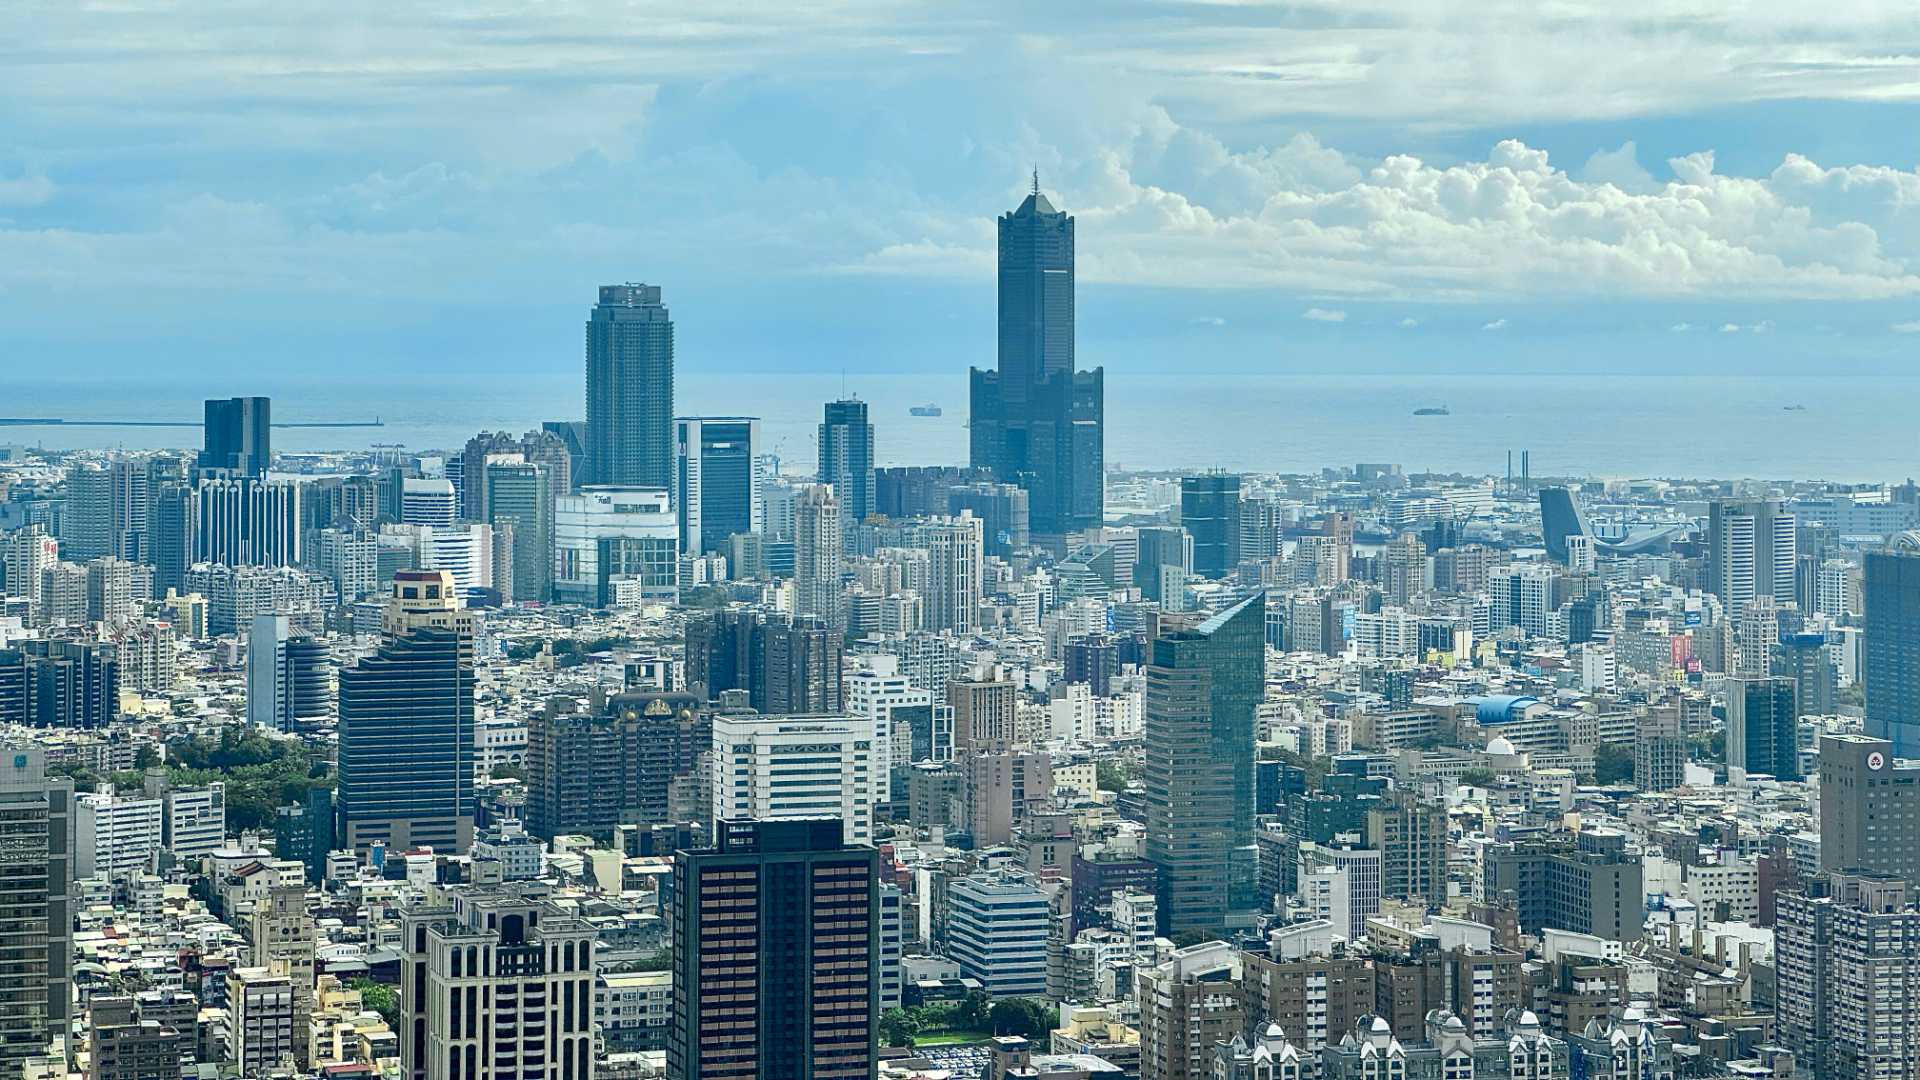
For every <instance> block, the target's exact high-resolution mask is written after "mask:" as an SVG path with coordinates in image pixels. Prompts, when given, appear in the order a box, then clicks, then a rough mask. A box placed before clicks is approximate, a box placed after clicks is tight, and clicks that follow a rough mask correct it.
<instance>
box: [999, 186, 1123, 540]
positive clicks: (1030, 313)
mask: <svg viewBox="0 0 1920 1080" xmlns="http://www.w3.org/2000/svg"><path fill="white" fill-rule="evenodd" d="M999 232H1000V239H999V247H1000V270H999V326H1000V330H999V366H998V368H997V370H994V371H982V370H980V369H978V368H975V369H973V370H972V372H971V375H970V379H971V384H970V393H969V399H970V401H971V409H970V412H971V415H970V418H969V423H970V429H969V430H970V443H971V456H972V464H973V465H974V466H975V467H984V468H987V469H991V470H992V471H993V478H994V479H995V480H999V481H1002V482H1004V483H1010V484H1018V485H1019V486H1020V487H1022V488H1025V489H1026V490H1027V492H1028V494H1029V496H1030V499H1031V502H1030V505H1029V509H1030V513H1031V517H1032V529H1033V536H1034V541H1035V543H1043V544H1045V545H1046V546H1049V547H1052V548H1054V549H1056V550H1064V549H1065V539H1066V536H1067V534H1068V533H1073V532H1079V531H1081V530H1083V529H1088V528H1094V527H1097V526H1099V525H1100V524H1101V520H1102V514H1103V512H1104V510H1105V506H1106V492H1105V488H1104V484H1105V481H1106V477H1105V468H1106V466H1105V441H1104V426H1105V414H1104V410H1105V394H1104V391H1103V375H1104V369H1102V368H1095V369H1093V370H1092V371H1076V370H1074V245H1073V219H1072V218H1071V217H1069V216H1068V215H1067V214H1065V213H1064V212H1062V211H1059V210H1055V209H1054V207H1053V204H1052V203H1051V202H1048V201H1047V197H1046V196H1044V195H1042V194H1040V189H1039V185H1038V183H1036V184H1035V185H1034V190H1033V192H1032V194H1030V195H1028V196H1027V199H1026V201H1025V202H1022V203H1021V204H1020V206H1019V208H1018V209H1015V210H1014V211H1012V212H1011V213H1008V214H1005V215H1002V216H1001V218H1000V222H999Z"/></svg>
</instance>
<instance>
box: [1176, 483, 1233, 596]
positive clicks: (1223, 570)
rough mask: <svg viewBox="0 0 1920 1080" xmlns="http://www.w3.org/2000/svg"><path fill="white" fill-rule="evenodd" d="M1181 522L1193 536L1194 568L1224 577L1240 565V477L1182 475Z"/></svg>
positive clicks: (1203, 574)
mask: <svg viewBox="0 0 1920 1080" xmlns="http://www.w3.org/2000/svg"><path fill="white" fill-rule="evenodd" d="M1180 526H1181V527H1182V528H1184V529H1186V530H1187V534H1188V535H1189V536H1191V537H1193V572H1194V573H1196V574H1198V575H1200V576H1201V577H1204V578H1216V579H1217V578H1223V577H1226V576H1227V575H1228V574H1230V573H1232V572H1233V569H1234V567H1236V566H1238V565H1240V477H1239V476H1237V475H1235V474H1233V473H1217V472H1216V473H1202V474H1201V475H1199V476H1183V477H1181V478H1180Z"/></svg>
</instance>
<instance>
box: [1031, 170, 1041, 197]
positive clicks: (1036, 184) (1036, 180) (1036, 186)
mask: <svg viewBox="0 0 1920 1080" xmlns="http://www.w3.org/2000/svg"><path fill="white" fill-rule="evenodd" d="M1033 193H1034V194H1035V195H1038V194H1040V166H1039V165H1035V166H1034V167H1033Z"/></svg>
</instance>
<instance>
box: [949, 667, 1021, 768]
mask: <svg viewBox="0 0 1920 1080" xmlns="http://www.w3.org/2000/svg"><path fill="white" fill-rule="evenodd" d="M946 693H947V704H948V705H950V706H952V708H953V746H954V749H955V750H957V751H964V752H968V753H985V752H987V751H989V750H1006V749H1009V748H1010V747H1012V746H1013V744H1014V741H1015V727H1014V724H1015V720H1016V718H1017V716H1018V712H1019V707H1020V688H1019V687H1018V686H1016V685H1014V684H1013V683H1012V682H1010V681H1008V680H1006V679H1004V678H1000V677H998V676H997V675H993V674H989V675H987V676H985V677H982V678H969V679H951V680H949V681H948V682H947V686H946Z"/></svg>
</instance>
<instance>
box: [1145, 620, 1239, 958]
mask: <svg viewBox="0 0 1920 1080" xmlns="http://www.w3.org/2000/svg"><path fill="white" fill-rule="evenodd" d="M1265 693H1266V608H1265V594H1264V593H1255V594H1254V595H1253V596H1250V597H1248V598H1247V599H1245V600H1242V601H1240V602H1239V603H1237V604H1235V605H1233V606H1232V607H1230V608H1227V609H1226V610H1224V611H1222V612H1220V613H1219V614H1217V615H1215V616H1213V617H1212V618H1210V619H1207V620H1206V621H1205V622H1202V623H1200V624H1199V625H1198V626H1195V627H1194V628H1192V629H1189V630H1175V631H1173V632H1171V633H1167V634H1163V635H1162V636H1161V637H1159V638H1156V639H1155V640H1154V642H1153V650H1152V660H1151V663H1150V664H1149V665H1148V667H1147V692H1146V702H1145V712H1146V788H1147V857H1148V858H1149V859H1151V860H1152V861H1153V862H1154V864H1155V865H1156V866H1158V867H1159V869H1160V887H1159V895H1160V913H1161V914H1160V917H1161V920H1162V923H1163V928H1164V929H1165V930H1166V932H1167V933H1169V934H1172V933H1178V932H1180V931H1183V930H1193V929H1214V928H1219V927H1225V926H1227V925H1228V924H1229V923H1230V922H1238V921H1240V920H1242V919H1243V918H1246V917H1250V916H1251V914H1252V910H1253V908H1254V907H1255V906H1256V905H1257V900H1256V897H1255V887H1254V869H1255V860H1254V858H1253V855H1252V850H1253V843H1254V839H1253V801H1254V790H1253V753H1254V750H1253V744H1254V736H1253V732H1254V714H1255V712H1256V710H1257V708H1258V706H1259V704H1260V701H1261V700H1262V698H1263V697H1264V696H1265Z"/></svg>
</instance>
